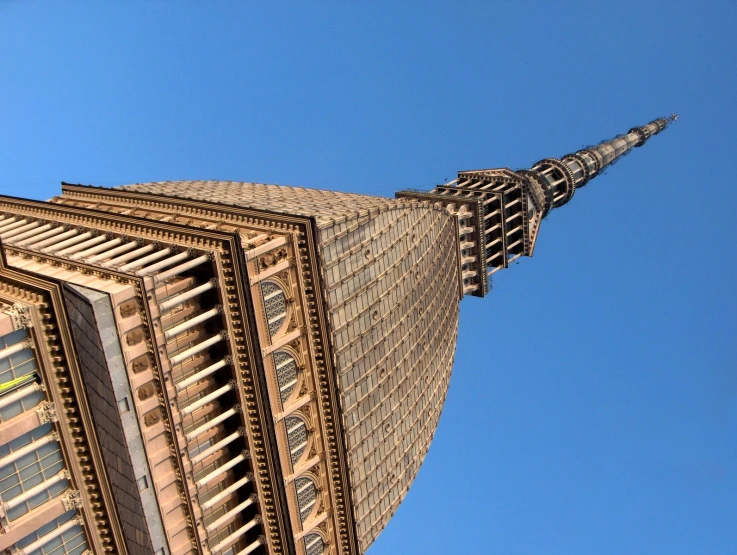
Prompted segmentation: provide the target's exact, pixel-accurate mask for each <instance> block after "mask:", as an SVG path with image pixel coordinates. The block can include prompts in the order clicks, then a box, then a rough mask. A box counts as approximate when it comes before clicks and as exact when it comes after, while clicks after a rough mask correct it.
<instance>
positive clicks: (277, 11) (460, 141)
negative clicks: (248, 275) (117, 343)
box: [0, 0, 737, 555]
mask: <svg viewBox="0 0 737 555" xmlns="http://www.w3.org/2000/svg"><path fill="white" fill-rule="evenodd" d="M460 4H461V3H452V2H448V3H438V2H424V3H419V2H408V1H405V2H399V3H392V4H390V3H388V2H385V3H371V5H369V3H363V4H359V3H356V2H354V3H347V2H346V3H321V4H319V5H317V4H316V3H314V4H312V5H308V4H307V3H300V4H297V3H278V4H276V5H273V6H269V5H267V3H265V2H264V3H227V2H219V3H207V4H205V3H201V4H198V3H174V2H150V3H145V4H144V3H92V2H88V3H82V2H77V3H75V2H67V3H63V5H62V3H53V4H52V3H45V4H41V3H26V2H10V1H9V2H4V3H1V4H0V52H2V54H0V77H1V79H0V193H2V194H8V195H17V196H28V197H31V198H38V199H45V198H49V197H51V196H53V195H55V194H57V193H58V192H59V182H60V181H62V180H65V181H69V182H79V183H91V184H98V185H118V184H124V183H133V182H141V181H154V180H176V179H228V180H248V181H261V182H267V183H281V184H293V185H301V186H307V187H321V188H329V189H338V190H343V191H356V192H364V193H371V194H380V195H386V196H392V195H393V192H394V191H395V190H399V189H403V188H406V187H416V188H431V187H432V186H433V185H434V184H436V183H438V182H442V181H443V180H444V179H445V178H448V179H452V178H453V176H454V175H455V172H456V171H458V170H460V169H475V168H487V167H507V166H508V167H511V168H519V167H527V166H529V165H530V164H531V163H533V162H535V161H536V160H538V159H540V158H544V157H548V156H560V155H562V154H564V153H566V152H569V151H572V150H576V149H578V148H580V147H581V146H583V145H586V144H591V143H595V142H598V141H599V140H601V139H605V138H609V137H611V136H613V135H615V134H617V133H620V132H624V131H627V130H628V129H629V128H630V127H632V126H634V125H640V124H644V123H646V122H648V121H650V120H651V119H653V118H655V117H657V116H660V115H665V114H669V113H670V112H672V111H677V112H679V114H680V116H681V119H680V120H679V121H678V122H677V123H676V124H675V125H673V126H672V127H671V128H669V129H668V130H667V131H666V132H665V133H663V134H661V135H658V136H657V137H655V138H653V139H652V140H651V141H649V142H648V144H647V145H646V146H645V147H644V148H641V149H637V150H636V151H635V152H633V153H632V154H631V155H630V156H628V157H627V158H626V159H625V160H623V161H622V162H621V163H620V164H617V165H616V166H615V167H613V168H611V169H610V170H609V171H608V172H607V173H606V174H605V175H603V176H600V177H598V178H597V179H596V180H594V181H593V182H591V183H590V184H589V185H588V186H587V187H586V188H585V189H582V190H581V191H579V192H578V193H577V194H576V196H575V198H574V199H573V201H572V202H571V203H569V204H568V205H567V206H565V207H564V208H562V209H560V210H557V211H556V212H554V213H552V214H551V215H550V216H549V217H548V219H547V220H546V221H545V223H544V225H543V228H542V231H541V237H540V239H539V241H538V243H537V248H536V252H535V256H534V258H533V259H524V260H522V261H521V263H520V264H518V265H514V266H513V267H512V268H511V269H509V270H507V271H505V272H502V273H501V274H500V275H499V278H497V279H496V280H495V283H494V290H493V292H492V293H491V295H489V297H487V298H486V299H484V300H479V299H466V300H464V301H463V302H462V305H461V329H460V340H459V344H458V351H457V355H456V363H455V369H454V374H453V378H452V381H451V385H450V391H449V395H448V400H447V403H446V407H445V409H444V412H443V416H442V418H441V421H440V425H439V428H438V431H437V434H436V436H435V440H434V442H433V445H432V448H431V449H430V452H429V455H428V457H427V460H426V462H425V464H424V465H423V467H422V469H421V471H420V473H419V476H418V478H417V480H416V482H415V485H414V486H413V487H412V489H411V490H410V493H409V495H408V497H407V499H406V501H405V502H404V503H403V504H402V505H401V506H400V509H399V511H398V512H397V514H396V515H395V517H394V519H393V520H392V522H391V523H390V524H389V526H388V527H387V529H386V530H385V531H384V532H383V533H382V534H381V536H380V537H379V539H378V540H377V541H376V543H375V544H374V545H373V546H372V547H371V549H370V550H369V555H393V554H426V555H431V554H432V555H434V554H450V553H463V554H466V553H468V554H500V555H514V554H566V555H570V554H591V553H596V554H609V553H612V554H620V553H627V554H640V553H643V554H645V553H647V554H649V553H653V554H680V553H683V554H692V553H694V554H707V553H708V554H730V553H737V360H736V358H737V357H736V356H735V349H734V341H735V339H734V338H735V332H736V331H737V330H736V329H735V328H736V326H735V314H737V294H736V293H735V269H736V267H735V266H736V265H735V263H736V262H737V260H736V256H735V250H734V241H735V238H737V229H736V227H737V225H736V224H735V217H734V214H733V212H734V206H735V203H736V202H737V187H735V178H734V169H733V167H732V166H733V164H734V152H735V147H737V144H736V143H737V142H736V141H735V129H736V128H737V121H736V119H737V117H736V114H737V112H736V111H735V106H734V99H735V98H736V97H737V94H736V93H737V77H736V76H735V75H736V72H735V67H737V48H736V47H735V32H734V29H735V28H736V26H737V9H736V8H737V5H736V4H734V3H732V2H717V1H716V0H709V1H707V2H684V1H681V2H676V3H672V2H670V3H657V2H607V3H604V2H601V3H597V2H585V3H576V2H555V3H553V2H551V3H542V2H540V3H528V2H517V3H499V5H497V6H493V5H492V4H494V3H492V2H485V3H463V4H462V5H460ZM553 5H554V7H553Z"/></svg>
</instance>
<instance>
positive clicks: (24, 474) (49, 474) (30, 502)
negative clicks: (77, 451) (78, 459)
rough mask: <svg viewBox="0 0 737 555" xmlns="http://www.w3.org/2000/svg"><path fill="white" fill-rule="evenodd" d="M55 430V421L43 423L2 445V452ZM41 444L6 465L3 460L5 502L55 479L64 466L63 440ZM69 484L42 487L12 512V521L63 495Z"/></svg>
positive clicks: (0, 480) (0, 485) (1, 495)
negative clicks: (52, 425)
mask: <svg viewBox="0 0 737 555" xmlns="http://www.w3.org/2000/svg"><path fill="white" fill-rule="evenodd" d="M51 429H52V428H51V424H45V425H43V426H39V427H38V428H36V429H35V430H32V431H31V432H28V433H27V434H24V435H22V436H21V437H19V438H17V439H14V440H13V441H11V442H10V443H8V444H7V445H3V446H2V447H1V448H0V454H2V456H3V458H5V457H7V456H10V455H12V454H13V453H14V452H17V451H19V450H20V449H22V448H23V447H26V446H27V445H29V444H31V443H32V442H35V441H38V440H43V439H44V438H45V437H47V436H48V435H49V434H50V433H51ZM41 443H42V444H41V445H40V446H39V447H38V448H37V449H33V450H31V451H29V452H27V453H24V454H23V455H22V456H21V457H19V458H17V459H16V460H14V461H12V462H10V463H9V464H4V465H3V464H2V462H3V461H2V459H0V465H2V467H0V499H1V500H2V502H3V503H8V502H11V501H12V500H13V499H15V498H17V497H19V496H21V495H23V494H25V493H26V492H27V491H29V490H30V489H31V488H34V487H36V486H39V485H42V484H43V483H44V482H46V481H49V480H51V479H53V478H54V477H55V476H57V474H59V472H61V471H62V470H63V469H64V459H63V457H62V453H61V451H60V446H59V443H58V442H56V441H49V442H45V443H44V442H41ZM67 487H68V482H67V480H58V481H56V482H55V483H53V484H52V485H50V486H49V487H48V488H42V489H41V491H39V492H38V493H36V494H35V495H33V496H32V497H30V498H28V499H26V500H24V501H23V502H21V503H19V504H17V505H15V506H14V507H12V508H11V509H10V510H9V511H8V515H7V516H8V520H9V521H13V520H15V519H17V518H19V517H21V516H23V515H24V514H26V513H27V512H28V511H30V510H32V509H34V508H36V507H38V506H39V505H41V504H43V503H45V502H46V501H47V500H49V499H51V498H52V497H56V496H57V495H59V494H61V493H62V492H63V491H64V490H66V489H67Z"/></svg>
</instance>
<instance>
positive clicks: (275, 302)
mask: <svg viewBox="0 0 737 555" xmlns="http://www.w3.org/2000/svg"><path fill="white" fill-rule="evenodd" d="M261 294H262V295H263V296H264V311H265V312H266V321H267V322H268V324H269V335H270V336H273V335H274V334H275V333H276V332H277V331H279V328H281V327H282V324H283V323H284V320H285V319H286V317H287V300H286V297H285V296H284V290H283V289H282V288H281V287H279V286H278V285H277V284H276V283H274V282H271V281H266V282H264V283H263V284H261Z"/></svg>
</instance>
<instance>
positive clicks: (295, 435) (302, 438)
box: [284, 416, 308, 465]
mask: <svg viewBox="0 0 737 555" xmlns="http://www.w3.org/2000/svg"><path fill="white" fill-rule="evenodd" d="M284 425H285V426H286V427H287V442H288V443H289V454H290V458H291V459H292V464H293V465H294V464H297V462H298V461H299V459H301V458H302V455H303V454H304V452H305V450H306V449H307V437H308V433H307V424H305V421H304V420H302V419H301V418H300V417H299V416H287V417H286V418H285V419H284Z"/></svg>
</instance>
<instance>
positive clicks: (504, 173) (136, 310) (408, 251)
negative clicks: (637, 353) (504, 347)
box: [0, 119, 671, 555]
mask: <svg viewBox="0 0 737 555" xmlns="http://www.w3.org/2000/svg"><path fill="white" fill-rule="evenodd" d="M670 121H671V120H668V119H659V120H655V121H654V122H652V123H650V124H648V125H646V126H644V127H639V128H634V129H632V130H631V131H630V132H628V133H627V134H625V135H623V136H621V137H617V138H615V139H614V140H612V141H607V142H604V143H601V144H600V145H598V146H596V147H590V148H587V149H583V150H581V151H579V152H576V153H573V154H569V155H567V156H565V157H563V158H562V159H560V160H559V159H555V158H546V159H544V160H541V161H540V162H539V163H538V164H536V165H535V166H533V168H531V169H529V170H518V171H516V172H513V171H511V170H508V169H504V168H501V169H492V170H478V171H468V172H460V173H459V175H458V179H456V180H454V181H452V182H450V183H446V184H444V185H441V186H438V187H436V188H435V189H433V190H432V191H429V192H420V191H414V190H407V191H402V192H400V193H398V194H397V197H398V198H396V199H386V198H381V197H374V196H368V195H356V194H349V193H340V192H332V191H323V190H316V189H304V188H298V187H281V186H277V185H265V184H256V183H234V182H225V181H184V182H161V183H144V184H137V185H131V186H126V187H122V188H116V189H104V188H98V187H88V186H82V185H70V184H63V186H62V194H61V195H60V196H58V197H56V198H54V199H52V200H51V201H49V202H38V201H32V200H23V199H17V198H10V197H0V552H3V553H10V552H12V553H20V554H24V555H37V554H40V553H49V552H53V553H55V554H61V553H69V554H74V555H83V554H87V553H95V554H98V553H99V554H103V553H122V554H133V555H138V554H146V553H154V554H156V555H184V554H189V553H196V554H201V555H249V554H255V555H259V554H266V553H268V554H272V555H282V554H284V555H354V554H359V553H363V552H365V551H366V550H367V549H368V547H369V546H370V545H371V543H372V542H373V541H374V540H375V539H376V537H377V536H378V534H379V533H380V532H381V530H382V529H383V528H384V527H385V526H386V525H387V523H388V521H389V519H390V518H391V516H392V515H393V514H394V512H395V511H396V510H397V507H398V506H399V504H400V503H401V501H402V499H403V498H404V496H405V495H406V494H407V492H408V489H409V487H410V485H411V484H412V482H413V480H414V479H415V477H416V475H417V472H418V470H419V467H420V465H421V464H422V462H423V460H424V458H425V456H426V454H427V452H428V449H429V446H430V443H431V441H432V437H433V434H434V433H435V429H436V427H437V424H438V420H439V417H440V413H441V411H442V407H443V402H444V400H445V396H446V394H447V391H448V386H449V382H450V375H451V370H452V367H453V358H454V353H455V347H456V339H457V332H458V318H459V302H460V300H461V298H462V297H463V296H464V295H474V296H482V297H483V296H484V295H486V294H487V293H488V292H489V290H490V289H491V279H492V276H493V274H494V273H495V272H497V271H499V270H501V269H503V268H506V267H507V266H508V265H509V263H510V262H512V261H514V260H516V259H517V258H518V257H520V256H530V255H532V253H533V250H534V245H535V240H536V237H537V234H538V232H539V228H540V225H541V222H542V219H543V218H544V216H545V215H546V214H547V213H548V212H549V211H550V210H551V209H553V208H555V207H558V206H562V205H563V204H565V203H567V202H568V201H569V200H570V199H571V197H572V196H573V194H574V192H575V190H576V189H577V188H580V187H582V186H584V185H585V184H586V183H587V182H588V181H589V180H590V179H591V178H592V177H594V176H595V175H596V174H598V173H600V172H601V171H602V170H603V169H604V168H605V167H606V166H607V165H609V164H611V163H613V162H615V161H616V160H617V159H619V158H620V157H621V156H623V155H624V154H626V153H627V152H629V151H630V150H632V149H633V148H635V147H637V146H640V145H642V144H643V143H644V142H645V141H646V140H647V139H648V138H649V137H650V136H652V135H655V134H657V133H659V132H660V131H662V130H663V129H664V128H665V127H666V126H667V125H668V123H669V122H670Z"/></svg>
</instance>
